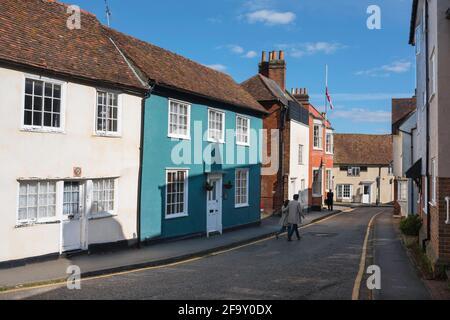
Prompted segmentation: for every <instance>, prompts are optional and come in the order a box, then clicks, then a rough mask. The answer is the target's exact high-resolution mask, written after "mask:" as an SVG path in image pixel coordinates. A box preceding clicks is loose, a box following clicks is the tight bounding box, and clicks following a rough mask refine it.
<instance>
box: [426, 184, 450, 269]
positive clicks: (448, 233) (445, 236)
mask: <svg viewBox="0 0 450 320" xmlns="http://www.w3.org/2000/svg"><path fill="white" fill-rule="evenodd" d="M422 184H423V186H425V178H422ZM423 189H424V190H425V188H423ZM436 193H437V203H436V206H430V218H431V224H430V233H431V235H430V238H431V239H430V241H429V242H428V243H427V247H426V251H427V255H428V257H429V258H430V260H431V262H432V264H433V265H434V266H435V267H436V266H439V265H447V266H448V265H450V225H447V224H446V223H445V222H446V220H447V203H446V202H445V197H447V196H450V178H439V179H438V183H437V189H436ZM424 204H425V199H424V196H423V195H422V196H421V198H420V207H419V214H420V216H421V218H422V219H423V227H422V230H421V232H420V240H421V241H422V240H425V239H426V237H427V223H428V221H427V215H426V213H425V211H424V210H423V207H424Z"/></svg>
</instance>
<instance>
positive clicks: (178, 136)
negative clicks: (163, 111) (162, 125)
mask: <svg viewBox="0 0 450 320" xmlns="http://www.w3.org/2000/svg"><path fill="white" fill-rule="evenodd" d="M172 103H177V104H180V105H182V106H185V107H187V132H186V134H185V135H183V134H179V133H172V132H170V110H171V104H172ZM191 109H192V105H191V104H190V103H189V102H185V101H181V100H176V99H168V105H167V115H168V118H167V136H168V137H169V138H172V139H180V140H191Z"/></svg>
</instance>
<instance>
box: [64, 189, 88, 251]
mask: <svg viewBox="0 0 450 320" xmlns="http://www.w3.org/2000/svg"><path fill="white" fill-rule="evenodd" d="M84 216H85V215H84V185H83V184H82V183H80V182H72V181H70V182H64V197H63V213H62V221H61V252H67V251H74V250H80V249H83V246H82V229H83V223H82V220H83V218H84Z"/></svg>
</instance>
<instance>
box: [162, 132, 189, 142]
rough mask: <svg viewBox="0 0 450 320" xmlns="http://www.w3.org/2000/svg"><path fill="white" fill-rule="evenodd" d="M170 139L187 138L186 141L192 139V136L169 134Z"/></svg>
mask: <svg viewBox="0 0 450 320" xmlns="http://www.w3.org/2000/svg"><path fill="white" fill-rule="evenodd" d="M167 137H168V138H169V139H173V140H186V141H190V140H191V137H190V136H176V135H170V134H169V135H168V136H167Z"/></svg>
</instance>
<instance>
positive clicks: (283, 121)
mask: <svg viewBox="0 0 450 320" xmlns="http://www.w3.org/2000/svg"><path fill="white" fill-rule="evenodd" d="M279 102H280V103H281V104H283V103H282V102H281V101H279ZM287 110H288V108H287V107H286V106H285V105H284V104H283V106H282V109H281V117H280V121H281V123H280V129H281V132H280V152H279V155H278V156H279V160H278V161H279V163H280V174H279V176H280V179H279V181H280V182H281V183H280V193H281V203H283V202H284V200H287V199H284V144H285V141H284V131H285V129H286V115H287ZM277 209H278V208H277Z"/></svg>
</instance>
